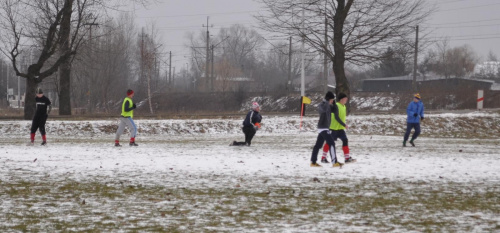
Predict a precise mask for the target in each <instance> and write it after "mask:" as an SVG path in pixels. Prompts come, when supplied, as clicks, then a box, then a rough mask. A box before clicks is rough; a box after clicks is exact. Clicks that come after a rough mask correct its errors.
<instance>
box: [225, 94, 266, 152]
mask: <svg viewBox="0 0 500 233" xmlns="http://www.w3.org/2000/svg"><path fill="white" fill-rule="evenodd" d="M259 112H260V106H259V104H258V103H257V102H253V103H252V110H250V111H249V112H248V114H247V116H246V117H245V120H244V121H243V128H242V130H243V133H244V134H245V141H244V142H237V141H234V142H233V143H231V144H230V146H250V145H251V144H252V138H253V136H254V135H255V133H257V130H259V129H260V122H261V121H262V116H261V115H260V113H259Z"/></svg>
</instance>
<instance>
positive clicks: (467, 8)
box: [437, 3, 500, 12]
mask: <svg viewBox="0 0 500 233" xmlns="http://www.w3.org/2000/svg"><path fill="white" fill-rule="evenodd" d="M495 5H500V3H492V4H485V5H478V6H468V7H460V8H453V9H446V10H437V11H438V12H445V11H457V10H469V9H471V8H480V7H486V6H495Z"/></svg>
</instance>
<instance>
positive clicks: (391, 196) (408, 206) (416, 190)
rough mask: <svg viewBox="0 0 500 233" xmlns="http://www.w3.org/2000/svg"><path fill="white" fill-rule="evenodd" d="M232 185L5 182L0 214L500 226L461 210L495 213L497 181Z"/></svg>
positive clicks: (134, 226) (132, 223) (87, 222)
mask: <svg viewBox="0 0 500 233" xmlns="http://www.w3.org/2000/svg"><path fill="white" fill-rule="evenodd" d="M219 178H220V177H219ZM219 178H217V179H219ZM242 182H244V181H242ZM228 187H231V188H213V187H209V188H203V187H193V188H172V187H166V186H160V185H155V186H150V185H141V184H128V185H124V184H123V183H101V182H99V181H98V180H94V181H89V182H76V181H72V180H63V181H60V182H57V183H55V184H51V183H49V182H39V181H38V182H32V181H17V182H9V181H3V182H2V185H1V186H0V198H2V200H3V201H4V202H5V201H8V203H9V205H10V206H12V209H10V210H9V213H2V215H0V231H9V230H17V231H42V230H54V231H68V230H69V229H79V230H84V231H88V232H97V231H101V232H102V231H113V230H116V229H122V230H125V231H160V232H161V231H168V232H185V231H194V229H206V231H208V232H210V231H214V232H217V231H224V230H227V228H228V227H229V228H234V229H239V230H242V231H243V230H244V229H247V230H256V229H266V230H270V231H273V230H278V229H279V227H278V226H280V224H284V225H289V226H304V227H305V228H306V229H307V228H310V227H315V226H322V225H325V224H326V226H329V225H328V224H329V223H330V222H331V221H332V218H335V216H337V217H340V216H343V217H344V218H346V219H347V220H346V221H345V222H340V223H337V224H343V225H338V226H337V227H339V229H341V228H342V227H349V226H358V227H363V229H372V230H377V231H394V230H396V231H424V232H433V231H436V230H445V231H457V230H462V229H467V228H468V227H469V228H470V229H473V228H472V227H473V226H475V225H476V224H482V226H484V228H482V230H484V231H495V230H498V229H499V225H498V223H497V222H495V220H494V219H488V218H484V219H483V217H475V219H474V221H473V223H467V222H468V221H466V220H470V216H460V214H459V213H465V212H471V213H484V214H485V216H489V215H492V216H497V215H498V214H499V205H498V200H499V193H500V192H499V191H500V188H499V186H498V185H495V184H489V185H487V184H482V185H481V189H480V190H477V189H475V188H474V185H465V184H461V183H452V182H450V183H432V182H404V181H401V182H389V181H387V180H377V179H367V180H362V181H350V180H344V181H338V182H336V183H333V184H331V183H329V184H328V185H327V182H324V183H316V184H314V185H311V184H310V183H309V182H308V181H304V183H303V184H302V183H300V182H297V183H296V184H294V185H293V186H290V187H288V186H265V187H252V185H250V184H246V185H242V187H245V188H233V187H234V186H233V185H228ZM83 200H86V203H83ZM33 210H36V213H34V212H33ZM4 211H6V209H4ZM457 214H458V216H457ZM1 216H3V217H1ZM66 216H71V217H70V218H69V217H66ZM325 216H328V217H325ZM456 218H461V220H458V219H456ZM256 226H258V227H256ZM330 226H331V225H330ZM189 229H192V230H189ZM320 229H322V228H321V227H320ZM332 229H333V228H332ZM474 229H475V228H474Z"/></svg>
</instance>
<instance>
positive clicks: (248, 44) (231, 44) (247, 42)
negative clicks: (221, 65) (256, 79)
mask: <svg viewBox="0 0 500 233" xmlns="http://www.w3.org/2000/svg"><path fill="white" fill-rule="evenodd" d="M217 37H218V41H222V44H221V45H220V46H221V50H222V54H221V56H222V57H225V58H226V59H228V61H229V62H230V63H231V65H233V66H234V67H238V68H239V69H241V71H242V72H243V73H244V74H245V75H246V76H250V75H251V74H250V71H251V70H252V69H253V68H254V67H255V64H256V61H257V50H260V48H262V46H263V45H264V39H263V38H262V36H261V35H260V34H259V33H258V32H257V31H255V30H254V29H250V28H247V27H245V26H243V25H240V24H235V25H232V26H231V27H229V28H222V29H221V30H220V31H219V34H218V36H217Z"/></svg>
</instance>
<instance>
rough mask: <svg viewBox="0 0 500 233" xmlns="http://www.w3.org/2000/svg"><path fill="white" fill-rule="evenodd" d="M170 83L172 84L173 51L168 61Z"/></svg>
mask: <svg viewBox="0 0 500 233" xmlns="http://www.w3.org/2000/svg"><path fill="white" fill-rule="evenodd" d="M168 64H169V65H168V83H169V84H170V83H171V82H172V51H170V59H169V61H168Z"/></svg>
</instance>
